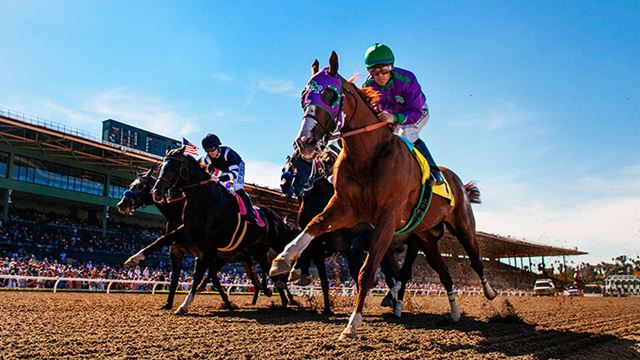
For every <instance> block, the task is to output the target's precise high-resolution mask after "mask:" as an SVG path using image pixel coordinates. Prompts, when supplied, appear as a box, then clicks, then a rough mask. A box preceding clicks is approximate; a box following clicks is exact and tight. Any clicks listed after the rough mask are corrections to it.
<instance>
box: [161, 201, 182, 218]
mask: <svg viewBox="0 0 640 360" xmlns="http://www.w3.org/2000/svg"><path fill="white" fill-rule="evenodd" d="M183 206H184V201H178V202H173V203H168V204H167V203H162V204H158V203H156V207H157V208H158V211H160V213H161V214H162V216H164V218H165V219H167V220H168V221H173V220H174V219H177V218H178V217H180V218H181V217H182V207H183Z"/></svg>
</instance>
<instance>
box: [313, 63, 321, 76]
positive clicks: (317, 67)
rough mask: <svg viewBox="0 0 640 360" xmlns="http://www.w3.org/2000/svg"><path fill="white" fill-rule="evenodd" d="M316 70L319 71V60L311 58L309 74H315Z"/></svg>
mask: <svg viewBox="0 0 640 360" xmlns="http://www.w3.org/2000/svg"><path fill="white" fill-rule="evenodd" d="M318 71H320V62H319V61H318V59H315V60H313V64H311V75H315V74H316V73H317V72H318Z"/></svg>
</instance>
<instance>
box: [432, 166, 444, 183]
mask: <svg viewBox="0 0 640 360" xmlns="http://www.w3.org/2000/svg"><path fill="white" fill-rule="evenodd" d="M429 180H431V181H432V183H431V186H433V185H442V184H444V178H443V177H442V172H441V171H440V170H436V171H432V172H431V176H430V177H429Z"/></svg>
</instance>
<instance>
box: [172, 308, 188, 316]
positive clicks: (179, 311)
mask: <svg viewBox="0 0 640 360" xmlns="http://www.w3.org/2000/svg"><path fill="white" fill-rule="evenodd" d="M175 314H176V315H187V310H186V309H185V308H183V307H182V306H180V307H179V308H178V310H176V312H175Z"/></svg>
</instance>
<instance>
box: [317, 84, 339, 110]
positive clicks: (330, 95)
mask: <svg viewBox="0 0 640 360" xmlns="http://www.w3.org/2000/svg"><path fill="white" fill-rule="evenodd" d="M320 98H321V99H322V101H324V103H325V104H327V105H329V106H331V107H333V106H335V105H336V103H337V101H338V93H337V92H336V91H335V90H333V89H330V88H327V89H325V90H324V91H323V92H322V94H321V95H320Z"/></svg>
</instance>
